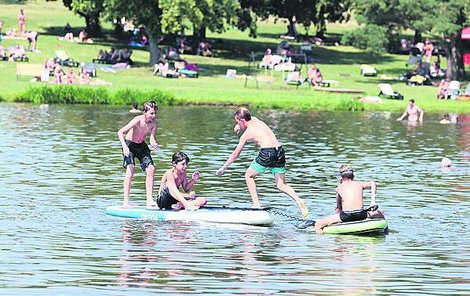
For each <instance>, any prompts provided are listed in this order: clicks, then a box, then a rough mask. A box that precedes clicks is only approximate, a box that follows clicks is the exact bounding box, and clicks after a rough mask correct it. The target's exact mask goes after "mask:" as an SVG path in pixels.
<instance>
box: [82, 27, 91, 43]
mask: <svg viewBox="0 0 470 296" xmlns="http://www.w3.org/2000/svg"><path fill="white" fill-rule="evenodd" d="M78 42H82V43H93V40H92V39H91V38H89V37H88V33H87V31H86V30H85V29H83V30H81V31H80V33H79V34H78Z"/></svg>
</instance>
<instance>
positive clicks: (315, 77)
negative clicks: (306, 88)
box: [307, 64, 323, 86]
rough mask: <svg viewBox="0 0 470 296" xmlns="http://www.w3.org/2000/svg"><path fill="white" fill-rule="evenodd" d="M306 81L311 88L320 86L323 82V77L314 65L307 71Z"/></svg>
mask: <svg viewBox="0 0 470 296" xmlns="http://www.w3.org/2000/svg"><path fill="white" fill-rule="evenodd" d="M307 81H308V82H310V83H311V84H312V85H313V86H320V83H321V82H322V81H323V75H322V74H321V72H320V69H318V68H317V67H316V66H315V64H314V65H312V67H310V69H308V72H307Z"/></svg>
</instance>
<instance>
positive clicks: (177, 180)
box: [157, 152, 207, 210]
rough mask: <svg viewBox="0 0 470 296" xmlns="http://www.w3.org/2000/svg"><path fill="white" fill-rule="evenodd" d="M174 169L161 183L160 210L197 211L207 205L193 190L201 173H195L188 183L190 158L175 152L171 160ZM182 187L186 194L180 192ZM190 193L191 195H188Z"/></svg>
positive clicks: (167, 173)
mask: <svg viewBox="0 0 470 296" xmlns="http://www.w3.org/2000/svg"><path fill="white" fill-rule="evenodd" d="M171 164H172V165H173V168H171V169H169V170H167V171H166V172H165V173H164V174H163V176H162V179H161V181H160V189H159V190H158V198H157V204H158V207H159V208H160V209H174V210H182V209H186V210H196V209H198V208H199V207H201V206H203V205H205V204H206V203H207V201H206V199H205V198H204V197H200V196H196V193H195V192H194V191H191V192H190V190H191V189H193V187H194V184H195V183H196V181H197V180H198V179H199V175H200V174H199V171H194V172H193V173H192V175H191V180H190V181H188V177H187V175H186V169H187V167H188V164H189V157H188V155H186V153H184V152H175V153H174V154H173V157H172V159H171ZM180 186H181V187H182V188H183V190H184V192H186V194H183V193H181V192H180V191H179V189H178V188H179V187H180ZM188 192H189V193H188Z"/></svg>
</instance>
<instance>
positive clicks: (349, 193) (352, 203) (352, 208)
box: [315, 164, 384, 234]
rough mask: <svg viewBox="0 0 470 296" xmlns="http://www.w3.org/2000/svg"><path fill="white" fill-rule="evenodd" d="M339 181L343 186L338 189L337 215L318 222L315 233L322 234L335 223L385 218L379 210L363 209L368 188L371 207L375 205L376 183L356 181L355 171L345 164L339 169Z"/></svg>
mask: <svg viewBox="0 0 470 296" xmlns="http://www.w3.org/2000/svg"><path fill="white" fill-rule="evenodd" d="M338 179H339V182H340V183H341V184H340V185H339V186H338V187H337V188H336V214H334V215H331V216H327V217H324V218H322V219H320V220H319V221H317V222H316V223H315V231H316V232H317V233H319V234H322V233H323V227H325V226H327V225H330V224H333V223H338V222H350V221H360V220H364V219H366V218H379V217H382V218H383V217H384V215H383V213H382V212H381V211H379V210H375V211H368V210H365V209H363V207H364V200H363V191H364V189H366V188H370V190H371V198H372V200H371V203H370V207H372V206H374V205H375V196H376V194H377V187H376V185H375V182H374V181H370V182H360V181H354V171H353V169H352V168H351V167H349V166H348V165H345V164H343V165H342V166H341V168H340V169H339V174H338Z"/></svg>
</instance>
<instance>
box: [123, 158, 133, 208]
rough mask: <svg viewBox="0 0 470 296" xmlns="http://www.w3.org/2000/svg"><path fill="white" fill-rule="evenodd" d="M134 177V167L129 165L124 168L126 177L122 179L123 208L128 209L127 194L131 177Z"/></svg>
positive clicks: (129, 189)
mask: <svg viewBox="0 0 470 296" xmlns="http://www.w3.org/2000/svg"><path fill="white" fill-rule="evenodd" d="M133 176H134V165H133V164H129V165H127V167H126V176H125V177H124V202H123V203H122V207H123V208H128V207H129V194H130V192H131V183H132V177H133Z"/></svg>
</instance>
